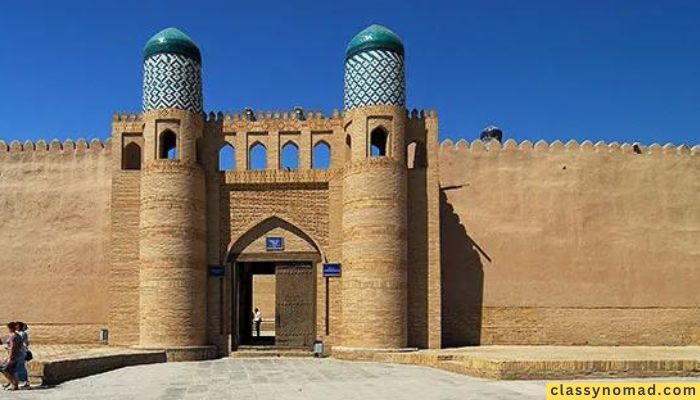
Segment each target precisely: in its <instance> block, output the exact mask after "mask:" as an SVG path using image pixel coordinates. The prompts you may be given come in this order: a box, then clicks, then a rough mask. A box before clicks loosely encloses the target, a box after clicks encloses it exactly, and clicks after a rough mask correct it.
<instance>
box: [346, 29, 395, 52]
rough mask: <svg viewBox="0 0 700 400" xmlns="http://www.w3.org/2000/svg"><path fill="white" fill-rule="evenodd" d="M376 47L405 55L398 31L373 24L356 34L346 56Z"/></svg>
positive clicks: (349, 44)
mask: <svg viewBox="0 0 700 400" xmlns="http://www.w3.org/2000/svg"><path fill="white" fill-rule="evenodd" d="M376 49H382V50H390V51H393V52H396V53H398V54H400V55H401V56H403V55H404V47H403V43H401V38H399V36H398V35H397V34H396V33H394V32H393V31H392V30H391V29H389V28H387V27H385V26H383V25H378V24H372V25H370V26H368V27H367V28H365V29H363V30H362V31H361V32H360V33H358V34H357V35H355V37H354V38H352V40H351V41H350V43H348V47H347V49H346V50H345V58H346V59H347V58H350V57H352V56H354V55H355V54H358V53H362V52H364V51H369V50H376Z"/></svg>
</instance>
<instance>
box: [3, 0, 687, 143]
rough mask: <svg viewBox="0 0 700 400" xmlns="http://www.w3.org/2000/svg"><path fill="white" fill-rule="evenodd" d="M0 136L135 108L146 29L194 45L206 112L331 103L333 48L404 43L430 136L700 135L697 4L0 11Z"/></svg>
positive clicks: (182, 5)
mask: <svg viewBox="0 0 700 400" xmlns="http://www.w3.org/2000/svg"><path fill="white" fill-rule="evenodd" d="M2 15H3V18H2V23H0V33H1V37H2V40H0V57H1V58H0V60H1V62H0V139H3V140H5V141H9V140H12V139H20V140H25V139H39V138H45V139H51V138H54V137H55V138H59V139H65V138H74V139H75V138H79V137H86V138H91V137H102V138H105V137H107V136H109V135H110V121H111V115H112V112H113V111H118V110H128V111H136V112H138V111H139V110H140V106H141V75H142V70H141V60H142V59H141V50H142V47H143V45H144V44H145V42H146V41H147V40H148V38H149V37H151V36H152V35H153V34H155V33H156V32H158V31H159V30H161V29H163V28H165V27H168V26H175V27H178V28H180V29H182V30H183V31H185V32H186V33H188V34H189V35H190V36H191V37H192V38H193V39H194V40H195V41H196V42H197V43H198V44H199V46H200V48H201V50H202V54H203V66H204V88H205V107H206V109H207V110H208V111H218V110H224V111H238V110H241V109H242V108H244V107H252V108H254V109H256V110H257V109H265V110H274V109H290V108H291V107H293V106H295V105H301V106H303V107H305V108H310V109H322V110H324V112H326V113H329V112H330V111H331V110H332V109H333V108H340V107H342V90H343V89H342V88H343V85H342V79H343V78H342V77H343V75H342V73H343V55H344V50H345V46H346V44H347V42H348V41H349V40H350V39H351V38H352V37H353V35H354V34H355V33H357V32H358V31H360V30H361V29H363V28H364V27H366V26H367V25H369V24H371V23H380V24H384V25H386V26H388V27H389V28H391V29H392V30H394V31H395V32H397V33H398V34H399V36H400V37H401V38H402V39H403V41H404V44H405V46H406V56H407V74H408V105H409V107H410V108H414V107H415V108H435V109H437V110H438V112H439V115H440V132H441V138H442V139H446V138H451V139H459V138H462V137H464V138H466V139H468V140H472V139H474V138H476V137H478V134H479V132H480V130H481V129H482V128H483V127H484V126H486V125H488V124H497V125H500V126H501V127H502V128H503V130H504V132H505V136H506V137H513V138H515V139H517V140H524V139H531V140H536V139H541V138H542V139H545V140H550V141H551V140H554V139H557V138H559V139H562V140H564V141H565V140H568V139H572V138H573V139H577V140H583V139H591V140H594V141H595V140H606V141H613V140H616V141H628V142H631V141H640V142H643V143H652V142H660V143H665V142H669V141H670V142H674V143H677V144H680V143H688V144H691V145H692V144H697V143H699V142H700V140H699V138H700V46H699V43H700V23H698V21H700V2H699V1H661V0H656V1H645V0H630V1H622V0H620V1H614V0H609V1H603V0H599V1H598V0H589V1H584V0H578V1H568V0H555V1H518V0H512V1H454V2H440V1H434V2H427V1H426V2H415V1H391V2H381V1H376V0H375V1H350V2H336V1H303V0H300V1H289V0H286V1H279V2H277V1H245V2H244V1H221V2H208V1H201V2H194V1H177V0H171V1H168V2H164V1H124V0H120V1H109V2H96V1H62V2H54V1H51V2H49V1H45V2H41V1H33V2H21V1H14V2H7V3H4V4H3V9H2Z"/></svg>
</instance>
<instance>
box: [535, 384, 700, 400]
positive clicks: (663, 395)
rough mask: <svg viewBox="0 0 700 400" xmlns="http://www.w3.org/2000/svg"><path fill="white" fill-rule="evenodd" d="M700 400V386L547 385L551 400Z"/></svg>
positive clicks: (548, 395) (548, 398)
mask: <svg viewBox="0 0 700 400" xmlns="http://www.w3.org/2000/svg"><path fill="white" fill-rule="evenodd" d="M564 399H566V400H579V399H580V400H591V399H595V400H651V399H655V400H660V399H670V400H676V399H682V400H690V399H698V400H700V382H698V383H694V382H684V383H671V382H656V383H651V382H646V383H638V382H607V383H597V382H570V383H566V382H558V383H548V384H547V400H564Z"/></svg>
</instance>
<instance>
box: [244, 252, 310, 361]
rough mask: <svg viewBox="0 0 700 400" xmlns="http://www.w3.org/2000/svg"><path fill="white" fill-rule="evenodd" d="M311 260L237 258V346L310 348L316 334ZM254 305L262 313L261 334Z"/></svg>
mask: <svg viewBox="0 0 700 400" xmlns="http://www.w3.org/2000/svg"><path fill="white" fill-rule="evenodd" d="M314 271H315V269H314V267H313V263H311V262H286V261H281V262H267V261H254V262H236V263H235V269H234V286H233V287H234V290H233V296H234V307H233V312H234V315H233V319H234V321H233V322H234V326H235V331H234V336H235V343H236V346H237V347H238V346H275V347H279V348H311V346H313V342H314V340H315V338H316V281H315V275H314ZM255 309H258V310H259V311H260V313H261V317H262V318H261V319H262V321H261V323H260V335H258V332H257V324H256V323H255Z"/></svg>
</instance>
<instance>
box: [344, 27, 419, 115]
mask: <svg viewBox="0 0 700 400" xmlns="http://www.w3.org/2000/svg"><path fill="white" fill-rule="evenodd" d="M375 105H392V106H397V107H402V108H403V107H405V106H406V78H405V66H404V47H403V44H402V43H401V39H399V37H398V36H397V35H396V34H395V33H394V32H392V31H391V30H389V29H388V28H386V27H383V26H381V25H372V26H370V27H368V28H367V29H365V30H363V31H362V32H360V33H358V34H357V35H356V36H355V37H354V38H353V39H352V40H351V41H350V44H348V48H347V50H346V52H345V92H344V108H345V110H352V109H354V108H357V107H364V106H375Z"/></svg>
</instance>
